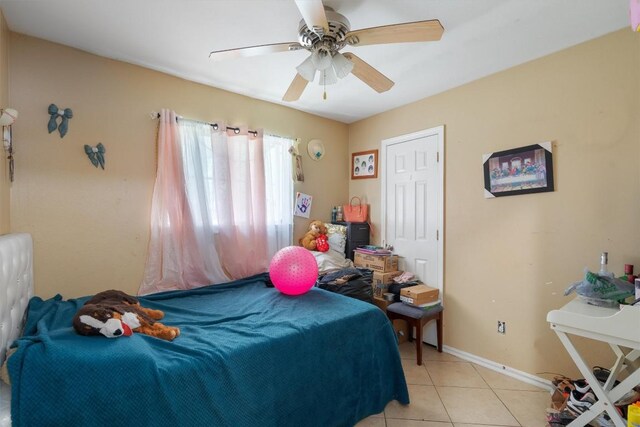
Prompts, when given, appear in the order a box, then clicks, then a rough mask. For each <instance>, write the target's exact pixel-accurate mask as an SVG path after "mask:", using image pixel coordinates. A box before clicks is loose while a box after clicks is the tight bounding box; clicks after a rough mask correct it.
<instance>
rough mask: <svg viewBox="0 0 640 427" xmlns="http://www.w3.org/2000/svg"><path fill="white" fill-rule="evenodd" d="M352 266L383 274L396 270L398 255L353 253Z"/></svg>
mask: <svg viewBox="0 0 640 427" xmlns="http://www.w3.org/2000/svg"><path fill="white" fill-rule="evenodd" d="M353 264H354V265H355V266H356V267H362V268H368V269H369V270H373V271H380V272H383V273H386V272H390V271H397V270H398V255H371V254H363V253H360V252H358V251H355V256H354V258H353Z"/></svg>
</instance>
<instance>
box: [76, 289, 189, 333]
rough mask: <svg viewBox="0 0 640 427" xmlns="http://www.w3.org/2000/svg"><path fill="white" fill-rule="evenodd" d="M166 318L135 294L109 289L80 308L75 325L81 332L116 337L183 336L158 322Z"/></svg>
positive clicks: (78, 331)
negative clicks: (139, 334) (141, 303)
mask: <svg viewBox="0 0 640 427" xmlns="http://www.w3.org/2000/svg"><path fill="white" fill-rule="evenodd" d="M163 317H164V312H163V311H161V310H153V309H150V308H146V307H142V306H141V305H140V302H139V301H138V299H137V298H136V297H133V296H131V295H128V294H126V293H124V292H122V291H117V290H109V291H104V292H100V293H98V294H96V295H94V296H93V298H91V299H89V300H88V301H87V302H85V303H84V305H83V306H82V307H80V309H79V310H78V311H77V312H76V314H75V316H74V317H73V328H74V329H75V330H76V332H77V333H79V334H80V335H104V336H105V337H107V338H117V337H121V336H130V335H131V334H132V332H139V333H141V334H145V335H150V336H152V337H156V338H160V339H163V340H167V341H172V340H173V339H174V338H176V337H177V336H178V335H180V329H179V328H175V327H172V326H165V325H163V324H162V323H160V322H157V321H156V320H160V319H162V318H163Z"/></svg>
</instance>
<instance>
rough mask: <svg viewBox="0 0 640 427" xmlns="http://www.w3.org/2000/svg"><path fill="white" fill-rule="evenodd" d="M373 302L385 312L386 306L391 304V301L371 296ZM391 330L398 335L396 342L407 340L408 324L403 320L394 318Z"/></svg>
mask: <svg viewBox="0 0 640 427" xmlns="http://www.w3.org/2000/svg"><path fill="white" fill-rule="evenodd" d="M373 302H374V304H375V305H377V306H378V308H380V310H382V311H384V312H385V313H386V312H387V307H388V306H389V304H393V301H387V300H384V299H382V298H376V297H374V298H373ZM392 324H393V330H394V331H395V333H396V337H398V343H403V342H405V341H407V339H408V338H409V324H408V323H407V322H406V321H405V320H401V319H394V321H393V323H392Z"/></svg>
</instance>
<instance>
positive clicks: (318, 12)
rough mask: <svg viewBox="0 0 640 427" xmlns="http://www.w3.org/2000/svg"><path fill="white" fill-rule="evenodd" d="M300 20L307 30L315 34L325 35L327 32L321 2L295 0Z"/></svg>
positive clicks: (318, 0) (325, 16)
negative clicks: (321, 33)
mask: <svg viewBox="0 0 640 427" xmlns="http://www.w3.org/2000/svg"><path fill="white" fill-rule="evenodd" d="M295 1H296V6H298V9H299V10H300V14H301V15H302V19H304V22H305V24H307V27H309V29H311V30H313V31H314V32H316V33H319V32H321V31H322V32H323V33H326V32H327V31H328V30H329V23H328V22H327V15H326V13H324V5H323V4H322V0H295Z"/></svg>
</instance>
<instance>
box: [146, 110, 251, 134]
mask: <svg viewBox="0 0 640 427" xmlns="http://www.w3.org/2000/svg"><path fill="white" fill-rule="evenodd" d="M150 116H151V118H152V119H154V120H155V119H159V118H160V113H158V112H157V111H152V112H151V114H150ZM178 119H182V117H180V116H176V122H178ZM185 120H189V121H192V122H197V123H202V124H205V125H209V126H211V127H212V128H213V130H218V124H217V123H209V122H203V121H202V120H192V119H185ZM227 130H232V131H233V133H235V134H236V135H238V134H239V133H240V128H239V127H236V128H234V127H230V126H227ZM247 133H250V134H251V135H253V136H258V131H257V130H247Z"/></svg>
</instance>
